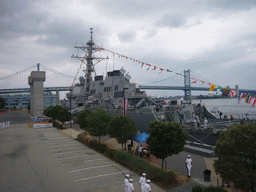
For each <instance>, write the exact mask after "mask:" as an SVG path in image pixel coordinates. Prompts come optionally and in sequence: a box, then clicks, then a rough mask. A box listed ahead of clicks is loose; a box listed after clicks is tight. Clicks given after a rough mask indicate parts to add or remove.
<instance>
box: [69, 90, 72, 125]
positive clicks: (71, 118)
mask: <svg viewBox="0 0 256 192" xmlns="http://www.w3.org/2000/svg"><path fill="white" fill-rule="evenodd" d="M69 109H70V114H71V93H69ZM70 128H72V115H71V120H70Z"/></svg>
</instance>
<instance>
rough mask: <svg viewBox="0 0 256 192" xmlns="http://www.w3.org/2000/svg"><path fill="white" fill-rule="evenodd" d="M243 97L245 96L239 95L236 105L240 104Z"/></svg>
mask: <svg viewBox="0 0 256 192" xmlns="http://www.w3.org/2000/svg"><path fill="white" fill-rule="evenodd" d="M244 95H245V94H244V93H239V97H238V104H239V103H240V102H241V100H242V98H243V96H244Z"/></svg>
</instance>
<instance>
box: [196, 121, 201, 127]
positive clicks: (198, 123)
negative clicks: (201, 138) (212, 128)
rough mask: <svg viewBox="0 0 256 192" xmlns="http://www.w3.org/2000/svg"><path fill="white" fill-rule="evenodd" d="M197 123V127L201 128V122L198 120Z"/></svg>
mask: <svg viewBox="0 0 256 192" xmlns="http://www.w3.org/2000/svg"><path fill="white" fill-rule="evenodd" d="M196 123H197V127H198V128H200V120H199V119H197V121H196Z"/></svg>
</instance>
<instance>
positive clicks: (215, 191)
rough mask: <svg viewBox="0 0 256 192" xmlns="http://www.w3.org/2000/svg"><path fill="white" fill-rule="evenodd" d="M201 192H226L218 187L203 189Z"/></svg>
mask: <svg viewBox="0 0 256 192" xmlns="http://www.w3.org/2000/svg"><path fill="white" fill-rule="evenodd" d="M202 192H227V191H226V190H225V189H222V188H220V187H214V186H210V187H205V188H204V189H203V191H202Z"/></svg>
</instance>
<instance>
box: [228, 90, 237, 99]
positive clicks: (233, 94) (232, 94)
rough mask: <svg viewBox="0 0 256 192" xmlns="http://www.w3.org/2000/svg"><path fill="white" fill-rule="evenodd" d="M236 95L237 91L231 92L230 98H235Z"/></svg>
mask: <svg viewBox="0 0 256 192" xmlns="http://www.w3.org/2000/svg"><path fill="white" fill-rule="evenodd" d="M236 94H237V92H236V91H233V90H230V94H229V96H230V97H235V95H236Z"/></svg>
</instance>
